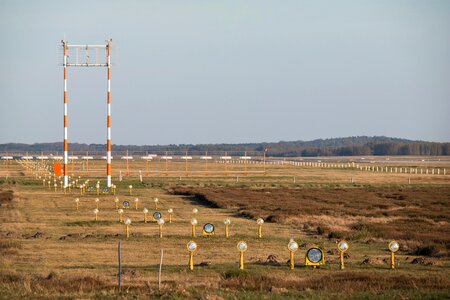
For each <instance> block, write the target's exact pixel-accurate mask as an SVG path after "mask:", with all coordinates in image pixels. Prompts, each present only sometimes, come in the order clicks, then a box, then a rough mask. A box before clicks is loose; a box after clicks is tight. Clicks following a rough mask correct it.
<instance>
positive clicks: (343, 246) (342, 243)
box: [338, 240, 348, 270]
mask: <svg viewBox="0 0 450 300" xmlns="http://www.w3.org/2000/svg"><path fill="white" fill-rule="evenodd" d="M338 250H339V252H340V261H341V270H344V269H345V266H344V252H345V251H347V250H348V243H347V242H346V241H344V240H342V241H340V242H339V244H338Z"/></svg>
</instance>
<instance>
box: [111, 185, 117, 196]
mask: <svg viewBox="0 0 450 300" xmlns="http://www.w3.org/2000/svg"><path fill="white" fill-rule="evenodd" d="M112 190H113V195H115V194H116V185H115V184H113V185H112Z"/></svg>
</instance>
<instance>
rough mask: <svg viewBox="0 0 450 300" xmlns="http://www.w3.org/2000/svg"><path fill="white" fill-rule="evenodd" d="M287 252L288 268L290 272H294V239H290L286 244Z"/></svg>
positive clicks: (296, 247)
mask: <svg viewBox="0 0 450 300" xmlns="http://www.w3.org/2000/svg"><path fill="white" fill-rule="evenodd" d="M288 250H289V267H290V268H291V270H294V265H295V264H294V253H295V251H297V250H298V244H297V242H296V241H294V239H291V240H290V241H289V244H288Z"/></svg>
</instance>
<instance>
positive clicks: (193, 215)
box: [192, 208, 198, 219]
mask: <svg viewBox="0 0 450 300" xmlns="http://www.w3.org/2000/svg"><path fill="white" fill-rule="evenodd" d="M197 214H198V209H196V208H194V209H192V217H193V218H194V219H195V218H196V217H197Z"/></svg>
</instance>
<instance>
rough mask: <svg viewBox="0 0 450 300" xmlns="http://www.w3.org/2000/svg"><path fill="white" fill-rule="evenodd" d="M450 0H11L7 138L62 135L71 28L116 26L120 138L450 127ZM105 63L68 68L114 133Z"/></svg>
mask: <svg viewBox="0 0 450 300" xmlns="http://www.w3.org/2000/svg"><path fill="white" fill-rule="evenodd" d="M449 31H450V1H436V0H429V1H415V0H405V1H400V0H378V1H365V0H354V1H345V0H341V1H335V0H330V1H321V0H317V1H312V0H309V1H301V0H295V1H289V0H285V1H275V0H274V1H264V0H258V1H244V0H236V1H233V0H227V1H189V0H180V1H176V0H174V1H167V0H161V1H151V0H149V1H136V0H134V1H133V0H130V1H64V0H60V1H56V0H55V1H46V0H43V1H24V0H0V41H1V42H0V143H8V142H20V143H37V142H61V141H62V139H63V68H62V60H61V56H60V55H59V54H58V53H60V52H61V49H62V47H61V40H62V39H64V38H65V39H66V40H67V41H68V42H69V43H70V44H101V43H104V42H105V40H106V39H108V38H112V40H113V42H112V48H111V52H112V62H113V66H112V68H111V105H112V142H113V144H136V145H144V144H146V145H156V144H198V143H244V142H277V141H280V140H283V141H292V140H312V139H318V138H332V137H346V136H357V135H369V136H371V135H385V136H390V137H401V138H409V139H414V140H416V139H417V140H427V141H438V142H444V141H446V142H448V141H450V32H449ZM106 84H107V82H106V69H105V68H89V69H87V68H69V69H68V115H69V125H68V127H69V129H68V137H69V142H79V143H102V144H104V143H106V88H107V85H106Z"/></svg>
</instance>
